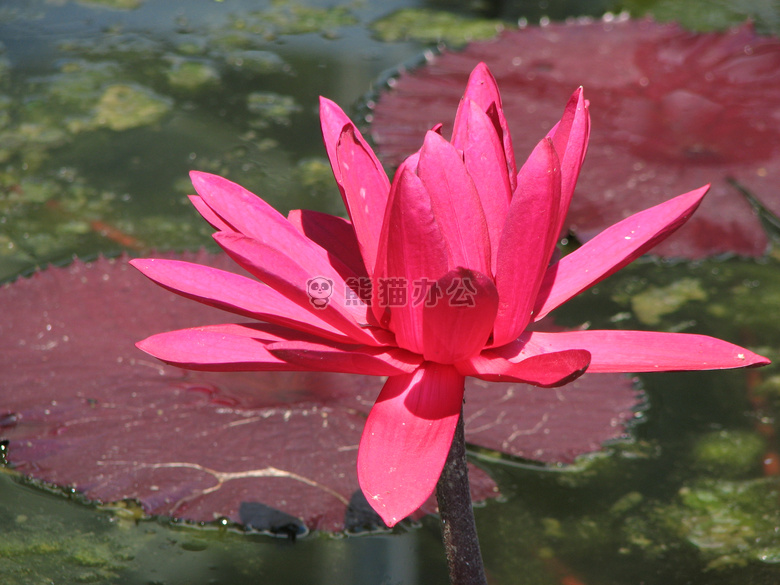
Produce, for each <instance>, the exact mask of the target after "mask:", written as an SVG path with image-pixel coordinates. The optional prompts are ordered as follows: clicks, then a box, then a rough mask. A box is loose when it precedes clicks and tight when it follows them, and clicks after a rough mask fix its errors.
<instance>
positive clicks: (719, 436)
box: [691, 430, 766, 479]
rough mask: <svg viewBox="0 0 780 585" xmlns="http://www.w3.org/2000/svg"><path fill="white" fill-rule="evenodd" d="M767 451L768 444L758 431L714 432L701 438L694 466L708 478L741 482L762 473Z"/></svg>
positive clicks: (698, 439) (696, 449)
mask: <svg viewBox="0 0 780 585" xmlns="http://www.w3.org/2000/svg"><path fill="white" fill-rule="evenodd" d="M765 450H766V442H765V441H764V439H763V438H762V437H761V436H760V435H758V434H757V433H755V432H752V431H747V430H721V431H713V432H710V433H706V434H704V435H702V436H700V437H698V438H697V440H696V443H695V444H694V446H693V449H692V452H691V455H692V464H693V467H694V468H695V469H696V470H697V471H700V472H701V473H703V474H705V475H709V476H713V477H722V478H728V479H738V478H742V477H745V476H747V475H750V474H752V473H754V472H757V471H760V469H761V460H762V457H763V455H764V452H765Z"/></svg>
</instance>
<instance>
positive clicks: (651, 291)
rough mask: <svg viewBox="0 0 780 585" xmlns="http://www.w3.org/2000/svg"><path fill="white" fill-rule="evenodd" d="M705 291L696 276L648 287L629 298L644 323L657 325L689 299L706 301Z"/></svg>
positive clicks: (638, 317) (637, 315)
mask: <svg viewBox="0 0 780 585" xmlns="http://www.w3.org/2000/svg"><path fill="white" fill-rule="evenodd" d="M706 300H707V293H706V292H704V289H703V288H702V285H701V281H699V280H698V279H696V278H681V279H680V280H678V281H676V282H673V283H672V284H670V285H668V286H664V287H650V288H648V289H646V290H645V291H643V292H642V293H640V294H637V295H635V296H633V297H632V298H631V308H632V310H633V311H634V314H635V315H636V317H637V319H639V321H640V322H641V323H642V324H644V325H657V324H658V323H660V322H661V317H663V316H664V315H668V314H670V313H674V312H675V311H677V310H679V309H681V308H683V307H684V306H685V305H686V304H687V303H688V302H690V301H706Z"/></svg>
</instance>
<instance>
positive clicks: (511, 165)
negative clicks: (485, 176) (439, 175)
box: [452, 63, 517, 193]
mask: <svg viewBox="0 0 780 585" xmlns="http://www.w3.org/2000/svg"><path fill="white" fill-rule="evenodd" d="M467 100H471V101H473V102H475V103H476V104H477V105H478V106H479V108H480V109H481V110H482V111H483V112H485V113H486V114H487V115H488V117H489V118H490V119H491V121H492V122H493V125H494V126H495V128H496V132H497V134H498V136H499V137H500V138H501V141H502V145H503V150H504V159H505V161H506V165H507V174H508V176H509V181H510V193H511V192H513V191H514V190H515V187H516V186H517V182H516V176H517V167H516V166H515V153H514V149H513V148H512V138H511V136H510V134H509V125H508V124H507V121H506V118H505V117H504V110H503V108H502V105H501V95H500V94H499V92H498V84H497V83H496V80H495V78H494V77H493V74H492V73H490V70H489V69H488V66H487V65H485V63H479V64H477V66H476V67H475V68H474V70H473V71H472V72H471V75H469V81H468V84H467V85H466V91H465V93H464V94H463V100H461V105H460V107H459V108H458V112H457V114H456V115H455V126H454V129H453V133H452V143H453V144H454V145H455V147H456V148H458V149H460V150H463V146H462V145H463V141H464V140H465V128H466V119H467V118H468V115H467V113H466V112H465V111H463V108H464V107H465V102H467Z"/></svg>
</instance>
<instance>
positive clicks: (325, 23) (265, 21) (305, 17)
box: [231, 0, 358, 40]
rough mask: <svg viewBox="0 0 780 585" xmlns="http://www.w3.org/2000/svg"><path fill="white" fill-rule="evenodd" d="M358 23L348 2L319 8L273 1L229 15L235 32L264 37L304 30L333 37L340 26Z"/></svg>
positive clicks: (294, 33) (304, 31) (268, 38)
mask: <svg viewBox="0 0 780 585" xmlns="http://www.w3.org/2000/svg"><path fill="white" fill-rule="evenodd" d="M357 22H358V20H357V17H355V16H354V14H353V13H352V10H351V8H350V7H349V6H347V5H338V4H337V5H335V6H331V7H329V8H319V7H313V6H306V5H304V4H298V3H295V2H287V1H278V0H277V1H272V2H271V6H270V8H268V9H266V10H258V11H253V12H248V13H245V14H242V15H241V16H232V17H231V26H232V28H233V29H234V30H235V31H241V32H247V33H250V34H251V35H253V36H258V37H261V38H263V39H265V40H272V39H275V38H276V37H278V36H282V35H300V34H306V33H317V34H320V35H322V36H324V37H326V38H336V37H338V34H339V33H338V31H339V30H340V29H341V28H343V27H347V26H351V25H354V24H357Z"/></svg>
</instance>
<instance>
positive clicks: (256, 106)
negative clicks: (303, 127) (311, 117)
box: [247, 91, 302, 128]
mask: <svg viewBox="0 0 780 585" xmlns="http://www.w3.org/2000/svg"><path fill="white" fill-rule="evenodd" d="M247 108H248V110H249V111H250V112H251V113H252V114H255V116H256V117H255V118H254V119H252V120H251V121H250V122H249V124H250V126H252V127H253V128H267V127H268V126H269V125H270V124H279V125H283V126H289V125H290V122H291V121H292V116H293V114H295V113H297V112H300V111H301V109H302V108H301V106H300V105H299V104H298V103H296V101H295V98H293V97H292V96H288V95H281V94H278V93H275V92H272V91H254V92H252V93H250V94H249V96H247Z"/></svg>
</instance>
